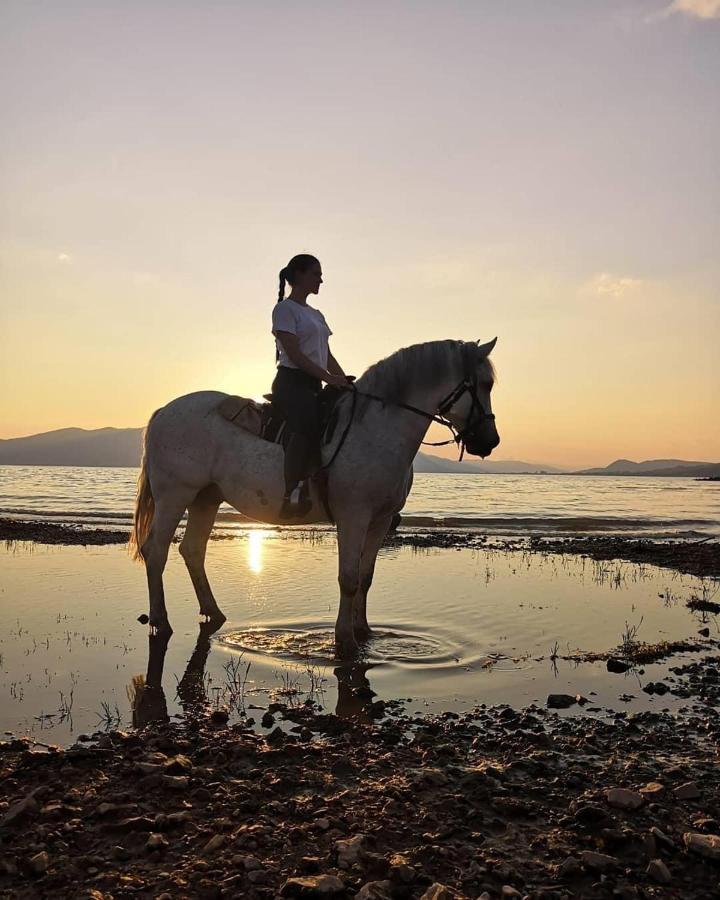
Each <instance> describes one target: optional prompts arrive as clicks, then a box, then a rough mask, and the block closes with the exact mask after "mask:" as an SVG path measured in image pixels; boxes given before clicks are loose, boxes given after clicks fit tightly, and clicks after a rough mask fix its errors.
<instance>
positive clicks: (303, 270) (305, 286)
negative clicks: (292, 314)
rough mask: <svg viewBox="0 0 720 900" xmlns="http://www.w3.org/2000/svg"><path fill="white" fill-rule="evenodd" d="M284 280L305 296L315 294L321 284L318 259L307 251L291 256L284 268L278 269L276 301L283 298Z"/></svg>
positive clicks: (320, 270)
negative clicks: (278, 279)
mask: <svg viewBox="0 0 720 900" xmlns="http://www.w3.org/2000/svg"><path fill="white" fill-rule="evenodd" d="M285 282H287V283H288V284H289V285H290V286H291V287H292V288H293V290H295V291H296V292H297V293H299V294H302V295H303V296H305V297H307V295H308V294H317V293H318V291H319V290H320V285H321V284H322V269H321V267H320V262H319V260H318V259H316V258H315V257H314V256H311V255H310V254H309V253H299V254H298V255H297V256H293V258H292V259H291V260H290V262H289V263H288V264H287V265H286V266H285V268H284V269H281V270H280V290H279V292H278V302H279V301H280V300H284V299H285Z"/></svg>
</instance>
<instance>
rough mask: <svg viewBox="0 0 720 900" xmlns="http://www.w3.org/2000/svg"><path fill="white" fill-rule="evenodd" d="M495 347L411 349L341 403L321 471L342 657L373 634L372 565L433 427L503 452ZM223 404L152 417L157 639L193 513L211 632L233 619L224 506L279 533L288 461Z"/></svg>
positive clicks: (213, 396) (189, 406) (165, 627)
mask: <svg viewBox="0 0 720 900" xmlns="http://www.w3.org/2000/svg"><path fill="white" fill-rule="evenodd" d="M494 346H495V340H492V341H490V342H489V343H486V344H482V345H478V344H477V343H476V342H474V341H473V342H464V341H450V340H447V341H432V342H429V343H426V344H416V345H414V346H412V347H406V348H405V349H403V350H398V351H397V352H396V353H393V354H392V355H391V356H389V357H387V359H384V360H381V361H380V362H378V363H376V364H375V365H374V366H371V367H370V368H369V369H368V370H367V371H366V372H365V373H364V375H363V376H362V377H361V378H359V379H358V380H357V382H356V383H355V385H356V389H357V392H358V393H357V396H356V397H355V398H352V396H351V393H350V392H348V393H347V394H344V395H343V396H341V398H340V399H339V401H338V404H337V415H338V421H337V426H336V428H335V431H334V434H333V437H332V439H331V441H330V442H329V443H328V444H327V445H326V446H324V447H323V450H322V459H323V464H327V463H328V461H330V460H332V462H331V465H330V466H329V468H328V470H327V500H328V505H329V508H330V510H331V512H332V515H333V517H334V519H335V522H336V525H337V539H338V550H339V571H338V581H339V584H340V608H339V611H338V617H337V622H336V624H335V641H336V653H337V655H338V656H339V657H342V658H347V657H352V656H353V655H355V654H356V653H357V651H358V646H359V642H362V641H365V640H367V639H368V638H369V637H370V636H371V634H372V632H371V630H370V626H369V625H368V620H367V593H368V590H369V588H370V585H371V583H372V578H373V572H374V569H375V560H376V558H377V554H378V550H379V549H380V546H381V544H382V542H383V540H384V538H385V536H386V534H387V532H388V528H389V526H390V522H391V520H392V518H393V516H394V515H395V514H396V513H398V512H399V511H400V510H401V509H402V507H403V505H404V504H405V500H406V499H407V496H408V494H409V492H410V488H411V486H412V474H413V472H412V463H413V460H414V458H415V455H416V453H417V451H418V449H419V447H420V444H421V442H422V440H423V438H424V437H425V433H426V431H427V429H428V427H429V424H430V421H431V420H432V418H433V416H434V415H435V414H437V413H438V412H440V413H441V414H442V416H443V417H444V418H445V419H447V420H448V421H449V422H450V423H451V424H452V425H453V426H454V428H456V429H457V430H458V432H459V434H458V437H457V438H456V439H457V440H460V441H462V443H463V444H465V445H466V446H467V450H468V452H469V453H472V454H474V455H477V456H482V457H485V456H488V455H489V454H490V453H491V451H492V450H493V448H494V447H496V446H497V445H498V443H499V442H500V438H499V437H498V433H497V429H496V427H495V421H494V416H493V414H492V409H491V403H490V391H491V389H492V386H493V380H494V372H493V368H492V364H491V362H490V360H489V359H488V354H489V353H490V351H491V350H492V349H493V347H494ZM367 394H371V395H373V397H372V398H371V397H368V396H364V395H367ZM226 397H227V395H226V394H223V393H220V392H217V391H199V392H197V393H194V394H188V395H187V396H185V397H179V398H178V399H176V400H172V401H171V402H170V403H168V404H167V406H164V407H162V409H159V410H157V411H156V412H155V413H153V415H152V417H151V419H150V421H149V423H148V426H147V428H146V430H145V439H144V448H143V459H142V468H141V472H140V476H139V478H138V493H137V500H136V504H135V519H134V525H133V531H132V535H131V538H130V550H131V552H132V553H133V555H134V557H135V558H136V559H142V560H143V561H144V562H145V567H146V571H147V579H148V587H149V593H150V627H151V629H154V630H156V631H157V632H159V633H165V634H168V635H169V634H171V633H172V629H171V628H170V624H169V621H168V616H167V611H166V609H165V597H164V592H163V581H162V576H163V570H164V568H165V563H166V561H167V556H168V550H169V547H170V543H171V541H172V538H173V536H174V534H175V529H176V528H177V526H178V523H179V522H180V520H181V518H182V516H183V514H184V513H185V511H186V510H187V514H188V518H187V525H186V528H185V535H184V537H183V539H182V541H181V543H180V553H181V555H182V556H183V558H184V560H185V563H186V564H187V568H188V571H189V573H190V577H191V579H192V582H193V586H194V588H195V593H196V594H197V598H198V602H199V604H200V613H201V615H204V616H206V617H207V618H208V619H209V620H213V621H224V618H225V617H224V616H223V614H222V612H221V611H220V609H219V607H218V605H217V603H216V602H215V598H214V597H213V594H212V590H211V589H210V584H209V582H208V579H207V575H206V574H205V551H206V548H207V541H208V537H209V535H210V532H211V530H212V527H213V523H214V521H215V516H216V514H217V510H218V507H219V505H220V504H221V503H222V502H223V500H225V501H227V502H228V503H229V504H230V505H231V506H234V507H235V509H237V510H238V511H239V512H241V513H243V514H244V515H246V516H248V517H250V518H252V519H256V520H260V521H262V522H268V523H272V524H277V523H278V514H279V511H280V506H281V504H282V497H283V491H284V480H283V449H282V447H281V446H280V445H279V444H273V443H270V442H268V441H265V440H263V439H262V438H259V437H257V436H256V435H254V434H252V433H250V432H249V431H246V430H244V429H242V428H239V427H238V426H237V425H234V424H232V423H231V422H229V421H228V420H227V419H225V418H223V416H222V415H220V413H219V412H218V406H219V405H220V403H221V402H222V401H223V400H224V399H225V398H226ZM378 397H382V398H384V399H385V401H386V402H385V403H381V402H379V401H378V399H377V398H378ZM348 425H349V427H348ZM343 439H344V440H343ZM338 447H339V452H337V455H335V454H336V451H337V450H338ZM311 499H312V500H313V507H312V509H311V511H310V512H309V513H308V515H307V516H306V517H305V518H303V519H301V520H298V524H311V523H318V522H325V521H327V514H326V512H325V509H324V505H323V503H322V501H321V498H320V497H319V496H318V492H317V489H316V488H315V487H314V486H312V487H311Z"/></svg>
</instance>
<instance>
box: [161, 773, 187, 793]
mask: <svg viewBox="0 0 720 900" xmlns="http://www.w3.org/2000/svg"><path fill="white" fill-rule="evenodd" d="M162 784H163V785H165V787H167V788H170V790H172V791H186V790H187V789H188V788H189V787H190V779H189V778H188V777H187V775H163V776H162Z"/></svg>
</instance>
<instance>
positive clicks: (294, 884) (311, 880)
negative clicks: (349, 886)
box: [280, 875, 345, 898]
mask: <svg viewBox="0 0 720 900" xmlns="http://www.w3.org/2000/svg"><path fill="white" fill-rule="evenodd" d="M344 892H345V885H344V884H343V882H342V881H340V879H339V878H338V877H337V876H336V875H306V876H303V877H301V878H288V879H287V881H286V882H285V884H283V886H282V887H281V888H280V895H281V896H282V897H301V898H302V897H334V896H335V895H336V894H343V893H344Z"/></svg>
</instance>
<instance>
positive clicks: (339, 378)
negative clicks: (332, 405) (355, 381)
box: [325, 372, 352, 389]
mask: <svg viewBox="0 0 720 900" xmlns="http://www.w3.org/2000/svg"><path fill="white" fill-rule="evenodd" d="M325 381H326V382H327V383H328V384H330V385H332V386H333V387H336V388H346V389H351V388H352V382H351V381H348V380H347V378H346V377H345V376H344V375H333V374H331V373H330V372H328V374H327V376H326V378H325Z"/></svg>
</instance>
